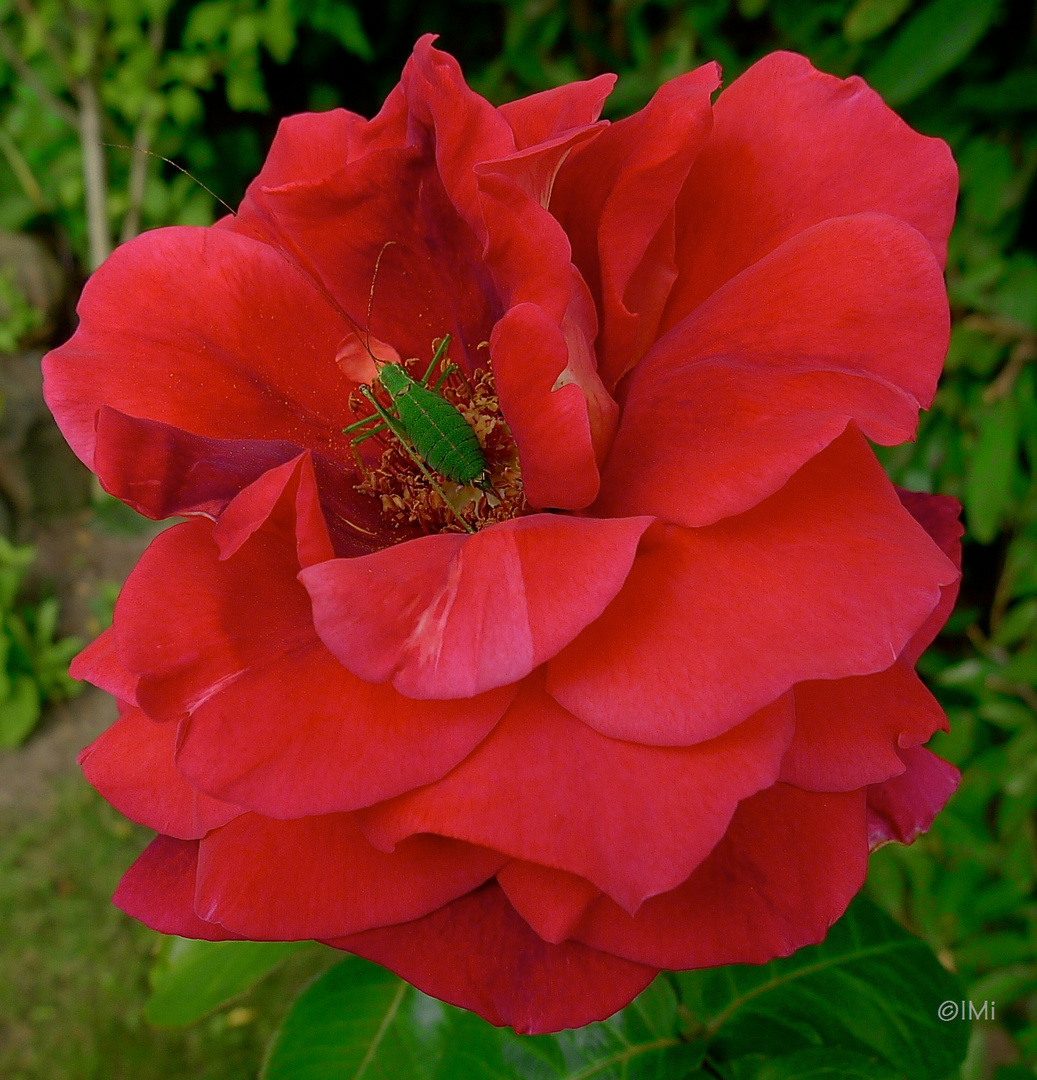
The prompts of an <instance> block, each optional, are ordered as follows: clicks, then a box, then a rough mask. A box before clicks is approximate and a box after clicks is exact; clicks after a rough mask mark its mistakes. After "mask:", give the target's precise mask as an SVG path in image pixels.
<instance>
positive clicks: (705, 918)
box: [576, 784, 868, 968]
mask: <svg viewBox="0 0 1037 1080" xmlns="http://www.w3.org/2000/svg"><path fill="white" fill-rule="evenodd" d="M864 818H865V814H864V793H863V792H862V791H849V792H846V793H840V794H823V795H819V794H814V793H812V792H806V791H800V790H799V789H798V788H793V787H788V786H786V785H784V784H776V785H775V786H774V787H772V788H768V789H767V790H766V791H761V792H760V793H759V794H758V795H754V796H753V797H752V798H751V799H747V800H746V801H745V802H743V803H742V804H741V805H740V806H739V807H738V812H737V813H736V814H735V816H734V819H733V820H732V822H731V826H730V828H729V829H728V830H727V834H726V835H725V837H724V839H723V840H721V842H720V843H719V844H718V845H717V847H716V849H715V850H714V852H713V854H712V855H710V857H709V858H708V859H707V860H706V861H705V862H704V863H703V864H702V865H701V866H700V867H699V868H698V870H696V871H695V873H694V874H692V876H691V877H690V878H689V880H688V881H687V882H685V883H684V884H683V885H681V886H680V887H679V888H677V889H674V890H673V891H672V892H669V893H666V894H665V895H664V896H657V897H655V898H654V899H652V900H649V901H648V902H647V903H646V904H645V905H644V907H642V908H641V910H640V911H638V913H637V914H636V915H634V916H630V915H628V914H627V913H626V912H625V911H623V910H622V909H621V908H620V907H619V906H618V905H617V904H616V903H614V902H613V901H612V900H610V899H609V898H608V897H602V898H601V899H600V900H599V901H598V902H597V903H596V904H595V905H594V907H592V908H591V910H590V912H588V914H587V916H586V918H585V919H584V921H583V924H582V925H581V926H580V928H579V930H578V931H577V933H576V937H577V938H578V940H580V941H583V942H585V943H586V944H588V945H592V946H593V947H594V948H598V949H606V950H608V951H609V952H614V953H616V954H618V955H620V956H626V957H629V958H630V959H632V960H638V961H640V962H641V963H645V964H653V965H656V966H658V967H665V968H699V967H715V966H719V965H721V964H764V963H766V962H767V961H769V960H773V959H774V958H775V957H777V956H788V955H789V954H790V953H793V952H795V951H796V949H799V948H802V947H803V946H804V945H813V944H816V943H817V942H819V941H821V940H822V939H823V938H824V936H825V934H826V933H827V931H828V928H829V926H831V925H832V923H833V922H835V921H836V919H838V918H839V917H840V916H841V915H842V914H843V912H844V911H845V910H846V905H847V904H848V903H849V902H850V900H851V899H852V898H853V896H854V894H855V893H856V892H857V891H858V889H860V887H861V885H863V884H864V874H865V870H866V868H867V860H868V846H867V842H866V839H865V821H864Z"/></svg>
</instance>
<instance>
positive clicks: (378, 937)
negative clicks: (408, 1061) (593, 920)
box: [327, 884, 657, 1035]
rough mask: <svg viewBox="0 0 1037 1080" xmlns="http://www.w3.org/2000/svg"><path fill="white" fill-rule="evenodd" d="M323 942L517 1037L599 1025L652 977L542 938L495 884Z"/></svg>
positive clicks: (634, 966) (640, 969) (618, 961)
mask: <svg viewBox="0 0 1037 1080" xmlns="http://www.w3.org/2000/svg"><path fill="white" fill-rule="evenodd" d="M327 944H328V945H334V946H335V948H338V949H348V950H349V951H350V952H352V953H356V954H357V955H358V956H363V957H366V958H367V959H368V960H373V961H375V963H378V964H383V965H384V966H385V967H387V968H389V969H390V970H391V971H394V972H396V974H398V975H400V976H401V977H402V978H404V979H406V980H407V982H409V983H413V985H415V986H416V987H417V988H418V989H419V990H423V991H424V992H425V993H427V994H432V995H434V996H435V997H438V998H440V999H441V1000H443V1001H447V1002H449V1003H451V1004H453V1005H458V1006H460V1007H461V1008H464V1009H471V1010H472V1011H473V1012H476V1013H478V1014H479V1015H480V1016H481V1017H483V1019H485V1020H488V1021H489V1022H490V1023H491V1024H496V1025H497V1026H498V1027H502V1026H504V1025H508V1026H510V1027H513V1028H514V1029H515V1030H516V1031H517V1032H518V1033H519V1034H520V1035H537V1034H543V1033H546V1032H551V1031H560V1030H561V1029H562V1028H569V1027H582V1026H583V1025H584V1024H590V1023H592V1022H594V1021H596V1020H604V1019H606V1018H607V1017H609V1016H611V1015H612V1014H613V1013H614V1012H616V1011H617V1010H619V1009H621V1008H623V1006H624V1005H628V1004H629V1003H630V1002H631V1001H633V999H634V998H635V997H636V996H637V995H638V994H639V993H640V992H641V991H642V990H643V989H644V988H645V987H646V986H647V985H648V984H649V983H650V982H651V981H652V979H654V978H655V976H656V974H657V971H656V969H655V968H652V967H645V966H643V965H641V964H634V963H631V962H630V961H629V960H621V959H619V958H617V957H615V956H609V955H608V954H607V953H603V952H598V951H597V950H595V949H588V948H587V947H586V946H584V945H579V944H577V943H575V942H571V941H570V942H566V943H565V944H564V945H550V944H548V943H547V942H546V941H542V940H541V939H540V938H539V937H537V935H536V934H535V933H533V931H532V930H531V929H530V928H529V927H528V926H527V925H526V923H525V922H524V921H523V920H522V919H521V918H520V917H519V916H518V915H516V914H515V912H514V910H513V909H512V907H511V905H510V904H509V903H508V900H507V898H506V897H505V895H504V893H503V892H502V891H501V889H500V887H499V886H498V885H496V884H489V885H486V886H484V887H483V888H481V889H477V890H476V891H475V892H472V893H469V894H468V895H467V896H464V897H462V898H461V899H460V900H455V901H454V902H453V903H452V904H448V905H447V906H446V907H443V908H440V909H439V911H436V912H433V913H432V914H431V915H427V916H426V917H425V918H424V919H418V920H416V921H415V922H409V923H404V924H403V925H401V926H388V927H385V928H384V929H381V930H369V931H367V932H366V933H364V934H355V935H353V936H351V937H347V938H340V939H337V940H332V941H328V942H327Z"/></svg>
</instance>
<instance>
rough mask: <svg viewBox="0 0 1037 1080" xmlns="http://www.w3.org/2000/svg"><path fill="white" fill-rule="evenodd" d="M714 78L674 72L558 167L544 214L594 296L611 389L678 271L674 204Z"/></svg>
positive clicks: (705, 130)
mask: <svg viewBox="0 0 1037 1080" xmlns="http://www.w3.org/2000/svg"><path fill="white" fill-rule="evenodd" d="M719 85H720V68H719V66H718V65H717V64H705V65H703V66H702V67H700V68H698V69H697V70H696V71H691V72H688V73H687V74H686V75H680V76H678V77H677V78H675V79H671V80H670V81H669V82H666V83H664V84H663V86H661V87H660V88H659V90H658V91H656V93H655V96H654V97H653V98H652V100H651V101H650V102H649V103H648V104H647V105H646V106H645V107H644V108H643V109H641V111H640V112H637V113H635V114H634V115H633V116H630V117H627V118H626V119H624V120H620V121H618V122H617V123H614V124H612V125H611V127H609V128H608V130H607V131H605V132H604V133H602V134H601V135H599V136H598V137H597V138H596V139H594V141H593V142H591V143H590V144H589V145H587V146H585V147H583V148H581V149H578V150H576V151H575V153H574V154H573V155H572V156H570V157H569V159H568V160H567V161H566V163H565V165H564V166H563V168H562V170H561V171H560V173H559V176H558V181H557V183H556V185H555V190H554V195H553V198H552V201H551V211H552V213H553V214H554V215H555V216H556V217H557V218H558V219H559V220H560V221H561V222H562V224H563V225H564V227H565V231H566V234H567V235H568V237H569V239H570V242H571V243H572V245H573V260H574V262H575V263H576V265H577V266H578V267H579V268H580V270H581V271H582V273H583V276H584V278H585V279H586V280H587V282H588V284H589V285H590V286H591V290H592V292H593V293H594V294H595V296H596V297H598V298H599V299H600V304H601V309H602V313H603V316H604V321H603V325H602V335H601V340H600V341H599V344H598V355H599V356H600V357H601V364H602V374H603V378H604V380H605V384H606V386H607V387H609V388H611V387H612V386H614V385H615V384H616V383H617V382H618V381H619V379H620V378H621V377H622V376H623V374H624V373H625V372H626V371H628V370H629V369H630V368H631V367H633V365H634V364H635V363H636V361H637V359H638V357H639V356H640V355H641V353H643V352H644V350H645V348H646V347H647V345H648V343H650V342H651V340H652V339H653V337H654V336H655V331H656V328H657V326H658V322H659V317H660V315H661V314H662V309H663V305H664V304H665V302H666V297H667V294H668V292H669V289H670V286H671V285H672V283H673V281H674V279H675V277H676V266H675V265H674V262H673V243H674V238H673V218H672V211H673V205H674V202H675V200H676V198H677V195H678V193H679V192H680V189H681V187H682V186H683V184H684V182H685V180H686V178H687V175H688V170H689V169H690V168H691V165H692V162H693V161H694V160H695V157H696V156H697V154H698V153H699V151H700V150H701V149H702V147H703V146H704V145H705V143H706V140H707V138H708V136H709V132H710V129H711V128H712V125H713V110H712V108H711V106H710V101H709V98H710V94H711V93H712V92H713V91H714V90H716V89H717V87H718V86H719ZM660 232H662V233H663V236H661V237H660ZM657 237H658V238H659V239H658V240H657ZM649 256H650V257H649Z"/></svg>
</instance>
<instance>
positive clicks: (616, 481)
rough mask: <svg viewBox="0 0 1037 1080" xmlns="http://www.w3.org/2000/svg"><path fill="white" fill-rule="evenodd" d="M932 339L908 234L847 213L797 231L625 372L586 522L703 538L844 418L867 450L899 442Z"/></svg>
mask: <svg viewBox="0 0 1037 1080" xmlns="http://www.w3.org/2000/svg"><path fill="white" fill-rule="evenodd" d="M818 267H824V268H825V270H824V273H819V272H818ZM948 329H949V319H948V314H947V300H946V294H945V289H944V284H943V276H942V275H941V273H940V268H939V265H938V264H937V262H936V259H935V258H934V257H933V254H932V252H931V250H930V249H929V245H928V244H927V243H926V241H925V240H924V239H923V237H922V236H921V235H920V234H919V233H917V232H915V230H914V229H912V228H910V227H909V226H907V225H904V224H903V223H902V222H898V221H896V220H895V219H893V218H889V217H886V216H884V215H879V214H862V215H859V216H857V217H852V218H838V219H835V220H831V221H827V222H825V223H823V224H821V225H818V226H816V227H815V228H812V229H807V230H805V231H804V232H801V233H799V234H798V235H797V236H795V237H794V238H793V239H792V240H789V241H788V242H787V243H785V244H783V245H782V246H781V247H780V248H778V249H777V250H775V251H773V252H772V253H771V254H769V255H767V256H766V257H764V258H763V259H761V260H760V261H759V262H757V263H755V264H754V265H753V266H752V267H750V268H749V269H748V270H745V271H744V272H743V273H741V274H740V275H739V276H737V277H736V278H734V279H732V280H730V281H728V282H727V284H726V285H724V286H723V287H722V288H721V289H719V290H718V291H717V292H716V293H715V294H714V295H713V296H711V297H710V299H709V300H708V301H706V302H705V303H703V304H702V305H701V306H699V307H698V308H697V309H696V311H695V313H694V314H693V315H690V316H689V317H688V318H687V319H685V320H684V321H683V322H682V323H680V325H679V326H676V327H675V328H674V329H673V330H672V331H671V332H670V333H669V334H668V335H666V337H664V338H663V339H662V340H661V341H659V342H658V343H657V344H656V346H655V347H654V348H653V349H652V350H651V352H650V353H649V354H648V356H646V357H645V359H644V360H643V361H642V362H641V363H640V364H639V365H638V367H637V368H636V370H635V371H634V372H633V373H632V375H631V377H630V379H629V384H628V388H627V391H626V397H625V402H624V409H623V419H622V424H621V426H620V429H619V432H618V434H617V437H616V440H615V443H614V444H613V447H612V452H611V454H610V456H609V460H608V463H607V466H606V469H605V471H604V475H603V478H602V492H601V497H600V499H599V501H598V503H597V505H596V507H595V512H598V513H602V514H610V515H611V514H631V513H652V514H655V515H657V516H658V517H660V518H662V519H663V520H666V521H672V522H674V523H675V524H679V525H689V526H700V525H709V524H712V522H714V521H718V520H720V519H721V518H724V517H728V516H730V515H733V514H738V513H742V512H743V511H745V510H748V509H749V508H750V507H752V506H755V505H756V504H757V503H758V502H760V501H761V500H762V499H764V498H766V497H767V496H768V495H771V494H773V493H774V492H775V491H777V490H778V489H779V488H780V487H781V486H782V484H784V483H785V481H786V480H788V478H789V477H790V476H791V475H792V474H793V473H794V472H795V471H796V470H797V469H798V468H800V467H801V466H802V465H803V464H804V462H806V461H808V460H809V459H810V458H811V457H813V456H814V455H815V454H816V453H818V451H820V450H822V449H823V448H824V447H825V446H827V445H829V443H831V442H832V440H833V439H835V438H836V437H837V436H838V435H840V434H842V432H843V431H844V430H845V428H846V425H847V423H848V421H849V420H851V419H853V420H855V421H856V422H857V424H858V425H859V426H860V427H861V428H862V430H863V431H864V433H865V434H866V435H867V436H868V437H869V438H870V439H872V440H875V441H877V442H881V443H886V444H894V443H899V442H903V441H904V440H905V439H909V438H911V437H912V436H913V435H914V431H915V427H916V425H917V415H918V413H917V410H918V405H919V404H921V405H923V406H927V405H928V404H929V403H930V402H931V400H932V395H933V392H934V390H935V387H936V379H937V377H938V375H939V372H940V367H941V365H942V363H943V357H944V354H945V353H946V350H947V340H948ZM721 430H722V431H723V432H724V437H723V438H718V437H717V432H718V431H721Z"/></svg>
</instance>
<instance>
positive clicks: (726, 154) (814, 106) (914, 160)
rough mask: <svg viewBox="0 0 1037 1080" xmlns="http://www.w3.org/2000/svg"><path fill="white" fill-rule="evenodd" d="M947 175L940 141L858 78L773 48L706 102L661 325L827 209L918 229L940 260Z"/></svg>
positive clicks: (949, 199)
mask: <svg viewBox="0 0 1037 1080" xmlns="http://www.w3.org/2000/svg"><path fill="white" fill-rule="evenodd" d="M957 180H958V178H957V170H956V169H955V166H954V161H953V159H952V158H951V153H950V149H949V148H948V146H947V144H946V143H945V142H943V141H942V140H941V139H930V138H926V137H925V136H922V135H919V134H918V133H917V132H915V131H912V130H911V129H910V128H909V127H908V126H907V124H905V123H904V121H903V120H901V119H900V117H898V116H897V115H896V114H895V113H894V112H893V111H892V110H891V109H889V108H888V107H887V106H886V105H885V104H884V102H883V101H882V99H881V98H880V97H879V95H878V94H876V93H875V91H874V90H871V89H869V88H868V87H867V86H865V84H864V83H863V81H862V80H861V79H860V78H858V77H857V76H853V77H851V78H849V79H846V80H841V79H837V78H834V77H833V76H831V75H825V74H823V73H822V72H819V71H817V70H815V69H814V68H813V67H812V66H811V65H810V62H809V61H808V60H807V59H806V58H805V57H802V56H796V55H795V54H793V53H786V52H776V53H771V54H770V55H769V56H766V57H764V58H763V59H762V60H760V61H759V62H758V63H756V64H754V65H753V66H752V67H751V68H750V69H749V70H748V71H747V72H746V73H745V74H744V75H742V76H741V77H740V78H738V79H736V80H735V81H734V82H733V83H732V84H731V85H730V86H729V87H728V88H727V89H726V90H725V91H724V92H723V93H722V94H721V95H720V97H719V98H718V100H717V102H716V105H715V106H714V124H713V131H712V134H711V135H710V138H709V142H708V144H707V145H706V147H705V149H704V150H703V151H702V153H701V154H699V156H698V158H696V160H695V164H694V165H693V166H692V169H691V172H690V174H689V176H688V182H687V183H686V184H685V185H684V189H683V190H682V192H681V195H680V198H679V200H678V203H677V253H676V263H677V266H679V267H680V277H679V278H678V280H677V282H676V284H675V285H674V287H673V291H672V292H671V293H670V301H669V304H668V305H667V309H666V314H665V316H664V320H663V328H664V329H666V328H668V327H670V326H673V325H674V324H676V323H678V322H680V320H681V319H683V318H684V317H685V316H686V315H688V314H689V313H690V312H691V311H693V310H694V309H695V308H696V307H697V306H698V305H699V304H700V303H701V302H702V301H703V300H705V299H706V297H707V296H709V295H710V294H711V293H713V292H715V291H716V290H717V289H718V288H719V287H720V286H721V285H723V284H724V282H725V281H729V280H730V279H731V278H733V277H734V276H735V275H736V274H738V273H740V272H741V271H742V270H744V269H745V268H746V267H747V266H751V265H752V264H753V263H754V262H756V260H757V259H760V258H762V257H763V256H764V255H766V254H767V253H768V252H769V251H773V250H774V249H775V248H776V247H778V245H779V244H781V243H783V242H784V241H785V240H788V239H789V238H790V237H792V236H795V235H796V233H798V232H802V231H803V230H804V229H808V228H810V226H811V225H816V224H818V223H819V222H821V221H824V220H826V219H827V218H833V217H844V216H846V215H848V214H860V213H865V212H867V211H877V212H879V213H883V214H891V215H892V216H893V217H898V218H900V219H902V220H903V221H906V222H907V223H908V224H909V225H912V226H914V228H916V229H918V231H919V232H920V233H922V235H923V236H925V238H926V239H927V240H928V241H929V243H930V245H931V246H932V249H933V252H934V253H935V255H936V257H937V259H938V260H939V261H940V265H941V266H942V265H943V262H944V259H945V258H946V253H947V236H948V234H949V233H950V228H951V223H952V222H953V220H954V206H955V198H956V196H957V189H958V182H957Z"/></svg>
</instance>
